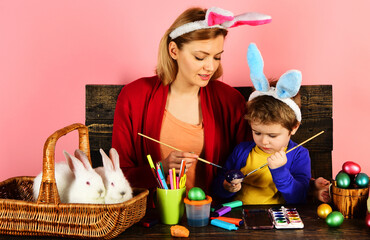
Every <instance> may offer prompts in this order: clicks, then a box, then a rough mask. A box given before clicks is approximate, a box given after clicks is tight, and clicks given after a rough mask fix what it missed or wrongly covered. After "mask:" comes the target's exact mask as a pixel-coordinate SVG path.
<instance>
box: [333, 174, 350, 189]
mask: <svg viewBox="0 0 370 240" xmlns="http://www.w3.org/2000/svg"><path fill="white" fill-rule="evenodd" d="M335 181H337V186H338V187H339V188H348V187H349V185H350V184H351V179H350V177H349V175H348V174H347V173H345V172H339V173H338V174H337V176H336V177H335Z"/></svg>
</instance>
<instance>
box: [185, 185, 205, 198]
mask: <svg viewBox="0 0 370 240" xmlns="http://www.w3.org/2000/svg"><path fill="white" fill-rule="evenodd" d="M188 198H189V199H190V200H192V201H201V200H204V199H206V194H205V193H204V191H203V190H202V189H201V188H198V187H193V188H191V189H190V190H189V192H188Z"/></svg>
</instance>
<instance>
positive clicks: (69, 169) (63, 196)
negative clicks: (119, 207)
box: [33, 150, 105, 204]
mask: <svg viewBox="0 0 370 240" xmlns="http://www.w3.org/2000/svg"><path fill="white" fill-rule="evenodd" d="M81 153H82V151H80V150H76V151H75V155H76V156H77V157H78V158H77V157H74V156H72V155H70V154H69V153H68V152H66V151H64V156H65V158H66V160H67V162H61V163H56V164H55V180H56V184H57V188H58V193H59V196H60V201H61V202H62V203H96V204H103V203H104V197H105V187H104V184H103V180H102V179H101V177H100V175H98V174H97V173H96V172H95V171H94V169H93V168H92V167H91V164H90V162H89V160H88V159H87V157H86V158H83V157H80V155H82V154H81ZM83 155H84V153H83ZM85 156H86V155H85ZM41 179H42V172H41V173H40V174H39V175H38V176H37V177H36V178H35V179H34V184H33V195H34V199H35V200H37V197H38V195H39V190H40V184H41Z"/></svg>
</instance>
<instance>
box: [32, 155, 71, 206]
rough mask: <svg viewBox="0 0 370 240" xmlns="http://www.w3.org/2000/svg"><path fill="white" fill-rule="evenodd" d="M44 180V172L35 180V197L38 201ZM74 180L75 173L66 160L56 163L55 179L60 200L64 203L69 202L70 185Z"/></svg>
mask: <svg viewBox="0 0 370 240" xmlns="http://www.w3.org/2000/svg"><path fill="white" fill-rule="evenodd" d="M41 180H42V172H41V173H40V174H39V175H37V176H36V177H35V178H34V180H33V199H34V201H37V198H38V196H39V191H40V185H41ZM73 180H74V175H73V172H72V171H71V169H70V168H69V166H68V164H67V163H66V162H60V163H56V164H55V181H56V185H57V188H58V193H59V197H60V201H61V202H62V203H67V202H68V187H69V186H70V185H71V183H72V182H73Z"/></svg>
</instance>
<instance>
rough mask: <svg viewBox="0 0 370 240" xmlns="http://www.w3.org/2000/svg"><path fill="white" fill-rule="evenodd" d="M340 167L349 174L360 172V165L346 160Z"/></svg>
mask: <svg viewBox="0 0 370 240" xmlns="http://www.w3.org/2000/svg"><path fill="white" fill-rule="evenodd" d="M342 169H343V171H344V172H345V173H347V174H349V175H356V174H358V173H360V172H361V167H360V165H358V164H357V163H355V162H352V161H347V162H345V163H343V166H342Z"/></svg>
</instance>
